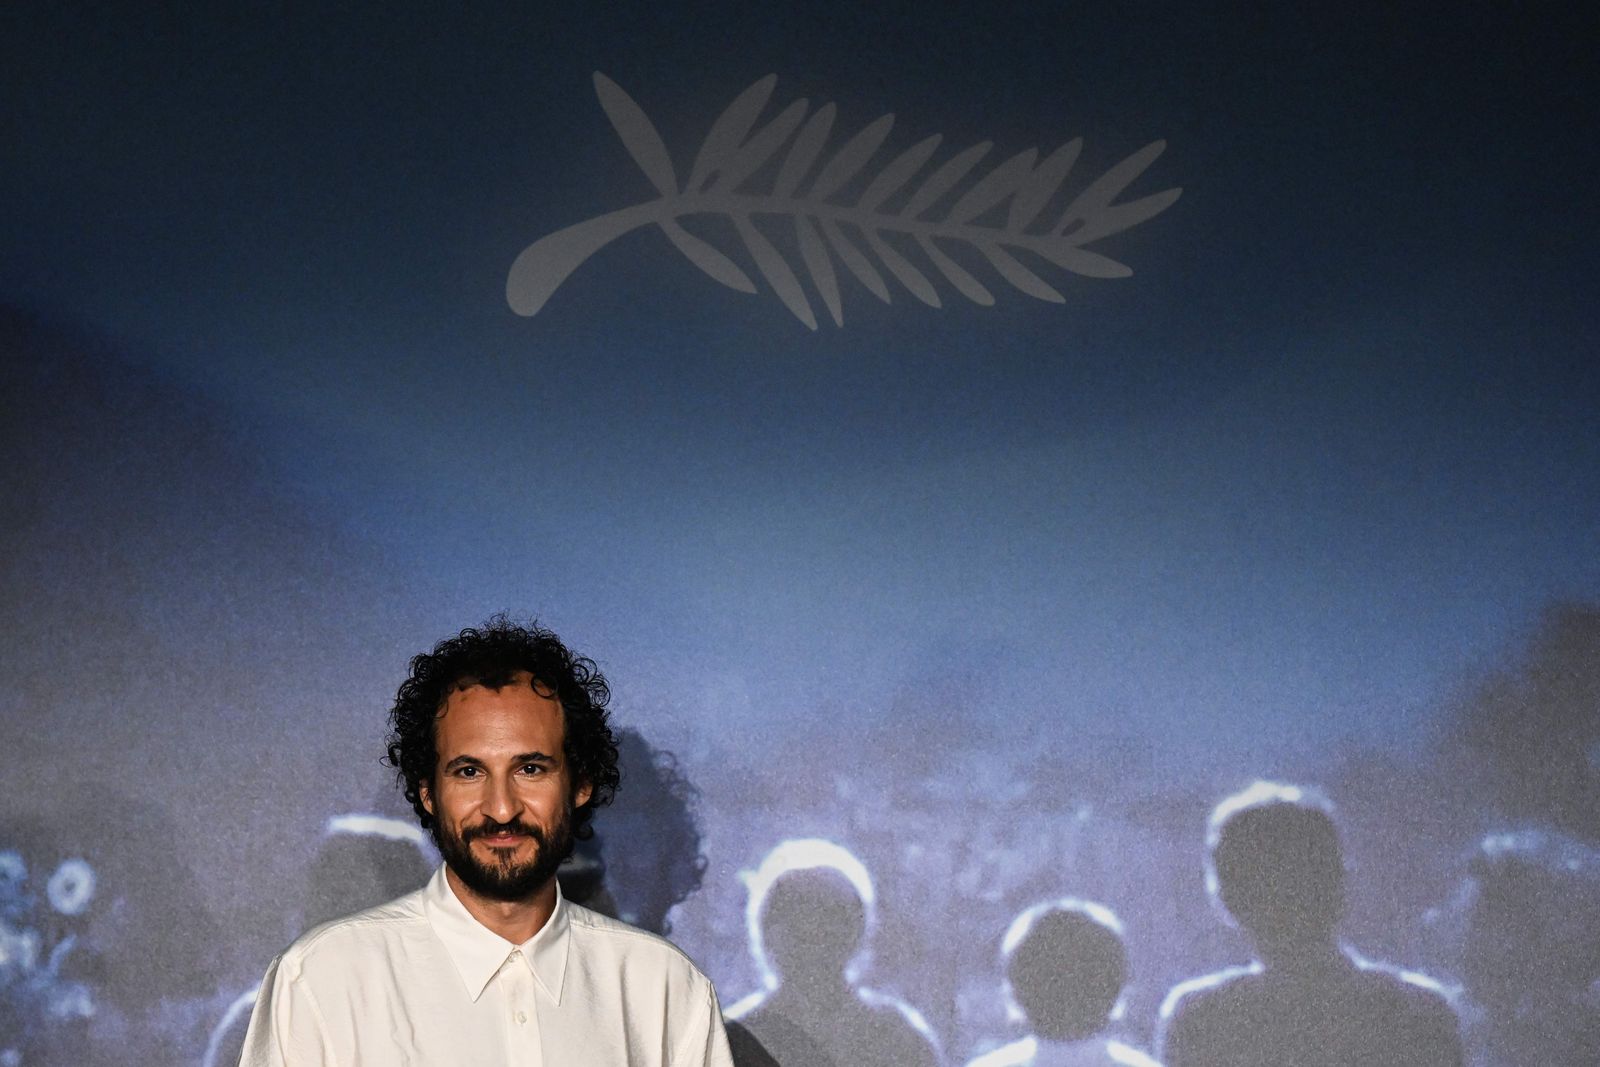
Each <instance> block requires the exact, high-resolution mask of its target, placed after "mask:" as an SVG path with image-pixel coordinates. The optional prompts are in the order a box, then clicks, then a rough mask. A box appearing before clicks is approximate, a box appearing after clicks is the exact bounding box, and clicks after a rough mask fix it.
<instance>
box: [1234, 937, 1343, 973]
mask: <svg viewBox="0 0 1600 1067" xmlns="http://www.w3.org/2000/svg"><path fill="white" fill-rule="evenodd" d="M1256 954H1257V955H1258V956H1259V957H1260V958H1261V962H1262V964H1264V965H1265V966H1266V968H1267V970H1269V971H1278V972H1283V973H1289V972H1300V971H1319V970H1324V969H1326V968H1328V967H1330V966H1342V965H1344V964H1345V963H1347V962H1348V961H1347V959H1346V957H1345V954H1344V951H1343V950H1342V949H1341V948H1340V947H1339V940H1338V938H1337V937H1335V936H1334V935H1333V934H1332V933H1329V934H1328V935H1327V936H1326V937H1317V938H1311V939H1305V940H1296V941H1289V942H1283V943H1273V942H1272V941H1269V940H1266V939H1260V940H1257V941H1256Z"/></svg>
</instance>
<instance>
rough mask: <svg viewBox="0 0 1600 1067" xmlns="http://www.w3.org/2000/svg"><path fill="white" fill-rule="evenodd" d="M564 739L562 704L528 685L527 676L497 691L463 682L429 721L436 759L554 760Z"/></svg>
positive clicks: (532, 685) (516, 676)
mask: <svg viewBox="0 0 1600 1067" xmlns="http://www.w3.org/2000/svg"><path fill="white" fill-rule="evenodd" d="M565 735H566V724H565V716H564V714H563V712H562V709H561V702H560V701H558V700H557V699H556V698H555V697H554V696H551V695H549V694H548V693H545V692H541V691H540V688H539V687H536V686H535V685H534V684H533V678H532V676H531V675H529V674H528V673H527V672H525V671H524V672H520V673H518V674H516V675H513V676H512V678H511V680H510V681H509V682H508V683H507V684H506V685H503V686H501V687H500V688H499V689H490V688H489V687H487V686H482V685H475V684H468V685H461V686H458V687H457V688H455V689H452V690H451V691H450V694H449V695H448V696H447V697H445V701H444V706H443V707H441V708H440V710H439V716H438V718H437V719H436V720H435V721H434V743H435V745H436V746H437V747H438V750H439V758H440V760H451V759H454V758H456V757H457V756H476V757H478V758H480V759H482V758H488V757H493V756H497V755H498V756H504V757H508V758H509V757H511V756H515V755H520V754H525V753H529V752H543V753H545V754H547V755H551V756H556V755H559V753H560V752H561V745H562V742H563V740H564V739H565Z"/></svg>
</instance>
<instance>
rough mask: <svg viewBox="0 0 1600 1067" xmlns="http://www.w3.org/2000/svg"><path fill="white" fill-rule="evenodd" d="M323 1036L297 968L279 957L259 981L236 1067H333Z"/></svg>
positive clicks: (322, 1027)
mask: <svg viewBox="0 0 1600 1067" xmlns="http://www.w3.org/2000/svg"><path fill="white" fill-rule="evenodd" d="M327 1033H328V1030H327V1027H326V1026H325V1025H324V1024H323V1021H322V1015H321V1013H320V1012H319V1011H318V1010H317V1004H316V1001H315V1000H313V999H312V997H311V990H309V989H308V988H306V986H305V983H304V982H302V981H299V974H298V968H297V967H294V966H293V965H292V964H286V963H285V961H284V958H283V957H282V956H279V957H278V958H277V959H275V960H273V961H272V966H270V967H268V968H267V976H266V977H265V978H264V979H262V981H261V991H260V993H258V994H257V995H256V1006H255V1010H254V1011H252V1012H251V1013H250V1029H249V1030H248V1031H247V1032H246V1033H245V1038H244V1055H243V1056H241V1057H240V1059H239V1067H337V1063H336V1061H335V1060H334V1058H333V1052H332V1049H330V1048H329V1046H328V1039H327Z"/></svg>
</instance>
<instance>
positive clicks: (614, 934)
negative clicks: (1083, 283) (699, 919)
mask: <svg viewBox="0 0 1600 1067" xmlns="http://www.w3.org/2000/svg"><path fill="white" fill-rule="evenodd" d="M565 907H566V908H567V921H568V923H569V924H570V927H571V930H572V941H573V947H574V948H575V949H576V950H577V951H579V952H584V953H588V954H590V955H592V956H600V957H611V958H614V959H615V960H616V961H617V962H618V963H619V964H624V965H627V966H639V965H644V966H649V967H654V968H659V969H660V970H662V971H663V972H665V973H666V975H667V976H668V978H669V979H672V978H675V979H680V980H682V981H685V982H688V983H690V984H693V985H699V984H705V985H710V980H709V979H708V978H706V976H705V975H704V974H702V973H701V971H700V968H699V967H697V966H695V963H694V961H693V960H691V959H690V958H689V956H688V954H687V953H685V952H684V951H683V950H682V949H681V948H679V947H678V946H677V945H674V944H673V943H672V942H671V941H668V940H667V939H666V938H664V937H662V936H661V935H659V934H652V933H651V932H650V931H648V930H641V929H639V928H638V927H637V926H629V925H628V924H627V923H625V922H623V921H621V920H620V919H613V918H611V917H610V916H609V915H602V914H600V913H599V912H597V911H590V910H589V909H588V908H585V907H584V906H583V905H581V904H574V903H572V902H571V901H568V902H567V903H566V905H565Z"/></svg>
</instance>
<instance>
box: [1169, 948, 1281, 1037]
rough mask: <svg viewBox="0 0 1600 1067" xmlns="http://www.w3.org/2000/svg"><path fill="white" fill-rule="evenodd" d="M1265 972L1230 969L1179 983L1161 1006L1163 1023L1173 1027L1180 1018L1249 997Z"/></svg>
mask: <svg viewBox="0 0 1600 1067" xmlns="http://www.w3.org/2000/svg"><path fill="white" fill-rule="evenodd" d="M1260 976H1261V968H1260V967H1258V966H1256V965H1254V964H1251V965H1250V966H1246V967H1227V968H1224V969H1223V970H1220V971H1216V972H1215V973H1213V974H1205V975H1201V976H1200V977H1199V978H1191V979H1189V980H1188V981H1186V982H1179V983H1178V984H1177V985H1175V986H1173V987H1172V991H1171V992H1169V993H1168V994H1167V996H1166V999H1165V1000H1163V1001H1162V1002H1161V1023H1162V1025H1163V1026H1167V1027H1170V1026H1171V1025H1172V1024H1173V1023H1174V1022H1176V1021H1177V1020H1178V1019H1179V1018H1180V1017H1183V1016H1188V1015H1192V1014H1194V1013H1195V1012H1207V1011H1211V1010H1215V1009H1217V1008H1220V1007H1222V1006H1223V1005H1226V1004H1230V1003H1232V1002H1234V1001H1236V1000H1238V999H1239V998H1241V997H1247V996H1248V995H1249V993H1250V990H1251V989H1252V988H1253V987H1254V986H1255V985H1256V984H1257V983H1258V982H1259V980H1260Z"/></svg>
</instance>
